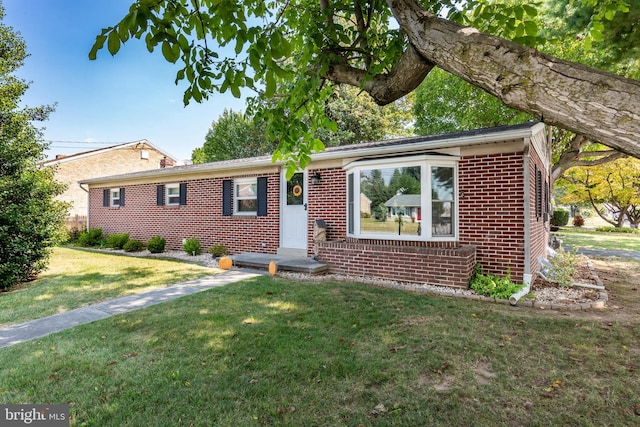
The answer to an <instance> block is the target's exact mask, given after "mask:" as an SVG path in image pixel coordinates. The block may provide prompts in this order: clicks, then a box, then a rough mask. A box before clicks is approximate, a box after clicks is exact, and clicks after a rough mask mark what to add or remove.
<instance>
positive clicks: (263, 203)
mask: <svg viewBox="0 0 640 427" xmlns="http://www.w3.org/2000/svg"><path fill="white" fill-rule="evenodd" d="M257 205H258V207H257V210H258V212H257V214H258V216H267V177H266V176H261V177H259V178H258V200H257Z"/></svg>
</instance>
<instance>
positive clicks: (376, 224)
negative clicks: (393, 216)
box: [360, 217, 420, 235]
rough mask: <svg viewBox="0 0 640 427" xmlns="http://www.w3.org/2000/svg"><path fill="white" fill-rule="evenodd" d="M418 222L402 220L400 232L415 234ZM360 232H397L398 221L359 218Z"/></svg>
mask: <svg viewBox="0 0 640 427" xmlns="http://www.w3.org/2000/svg"><path fill="white" fill-rule="evenodd" d="M419 225H420V223H419V222H411V221H403V222H402V224H400V234H403V235H407V234H409V235H417V234H418V226H419ZM360 232H362V233H374V234H375V233H377V234H399V233H398V222H397V221H394V220H387V221H378V220H376V219H375V218H362V217H361V218H360Z"/></svg>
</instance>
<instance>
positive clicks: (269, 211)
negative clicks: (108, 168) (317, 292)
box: [81, 123, 550, 288]
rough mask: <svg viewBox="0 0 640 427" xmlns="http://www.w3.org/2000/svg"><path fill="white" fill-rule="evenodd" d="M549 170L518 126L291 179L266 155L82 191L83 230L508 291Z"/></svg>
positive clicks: (543, 219) (402, 144)
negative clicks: (498, 282) (499, 279)
mask: <svg viewBox="0 0 640 427" xmlns="http://www.w3.org/2000/svg"><path fill="white" fill-rule="evenodd" d="M549 164H550V149H549V144H548V141H547V133H546V130H545V126H544V125H543V124H542V123H527V124H522V125H512V126H500V127H494V128H485V129H478V130H474V131H465V132H458V133H450V134H441V135H434V136H419V137H410V138H402V139H395V140H386V141H378V142H369V143H362V144H356V145H349V146H342V147H332V148H328V149H327V150H326V151H324V152H321V153H316V154H314V155H312V161H311V163H310V164H309V165H308V167H307V169H305V170H304V171H300V172H299V173H296V174H295V175H294V176H293V178H292V179H291V180H289V181H287V180H286V178H285V170H284V168H282V167H281V165H280V164H278V163H273V162H272V161H271V158H270V157H268V156H266V157H255V158H248V159H239V160H232V161H223V162H215V163H205V164H197V165H189V166H177V167H173V168H168V169H160V170H153V171H146V172H136V173H129V174H124V175H117V176H109V177H102V178H92V179H86V180H83V181H81V185H82V186H83V187H85V188H87V190H88V193H89V214H88V215H89V225H90V227H92V228H102V229H103V231H104V232H105V233H106V234H109V233H116V232H128V233H130V234H131V237H132V238H137V239H140V240H143V241H147V240H148V239H149V238H150V237H152V236H154V235H160V236H162V237H164V238H166V239H167V248H168V249H182V246H181V243H182V240H183V239H184V238H187V237H197V238H199V239H200V241H201V242H202V245H203V247H205V248H208V247H210V246H212V245H214V244H224V245H226V246H227V247H228V248H229V251H230V253H232V254H237V253H242V252H260V253H266V254H277V253H279V254H299V255H303V256H309V257H313V256H316V257H317V259H318V260H319V261H321V262H323V263H326V264H328V265H329V271H330V272H333V273H346V274H352V275H367V276H376V277H381V278H391V279H395V280H402V281H406V282H414V283H427V284H435V285H442V286H453V287H463V288H466V287H468V284H469V279H470V277H471V275H472V272H473V267H474V265H475V264H476V263H480V264H481V265H482V267H483V269H484V271H485V272H491V273H494V274H499V275H505V274H507V272H510V273H511V277H512V279H513V280H515V281H523V282H527V283H528V282H530V281H531V278H532V277H533V276H534V275H535V274H536V272H537V269H538V263H537V259H538V257H546V248H547V243H548V238H549V222H548V219H549V218H548V217H549V215H548V212H549V184H548V183H549V169H550V168H549ZM398 196H403V197H398ZM394 200H395V202H394ZM409 200H410V202H409ZM385 203H386V205H385ZM402 203H406V204H407V205H410V206H402ZM390 205H392V206H390ZM317 220H322V222H323V223H324V224H323V225H325V226H326V232H324V233H318V231H319V230H318V228H317V227H316V225H317V224H319V222H318V221H317ZM321 225H322V224H321ZM320 231H321V230H320ZM314 233H315V234H316V236H318V237H319V238H314Z"/></svg>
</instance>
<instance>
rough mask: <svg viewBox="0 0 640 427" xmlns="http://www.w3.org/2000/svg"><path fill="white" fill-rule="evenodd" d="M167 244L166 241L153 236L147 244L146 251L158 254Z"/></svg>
mask: <svg viewBox="0 0 640 427" xmlns="http://www.w3.org/2000/svg"><path fill="white" fill-rule="evenodd" d="M166 244H167V241H166V240H165V239H163V238H162V237H160V236H153V237H152V238H150V239H149V241H148V242H147V249H148V250H149V252H151V253H152V254H160V253H162V252H164V247H165V245H166Z"/></svg>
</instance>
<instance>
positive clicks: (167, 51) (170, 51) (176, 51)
mask: <svg viewBox="0 0 640 427" xmlns="http://www.w3.org/2000/svg"><path fill="white" fill-rule="evenodd" d="M162 56H164V59H166V60H167V61H169V62H171V63H174V64H175V62H176V61H177V60H178V58H180V46H179V45H177V44H174V45H172V44H171V43H169V42H168V41H166V40H165V41H163V42H162Z"/></svg>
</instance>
